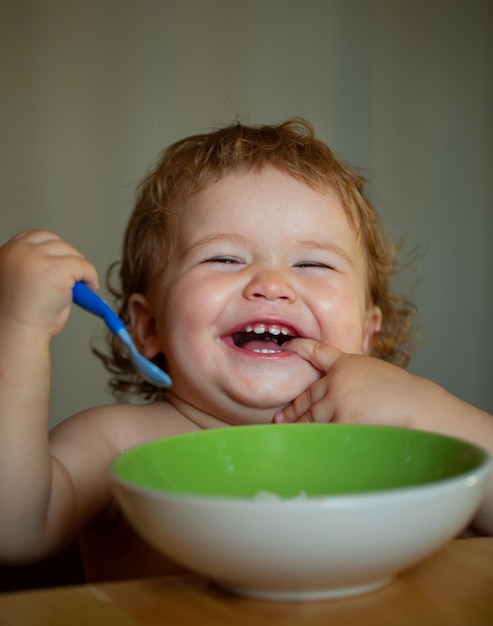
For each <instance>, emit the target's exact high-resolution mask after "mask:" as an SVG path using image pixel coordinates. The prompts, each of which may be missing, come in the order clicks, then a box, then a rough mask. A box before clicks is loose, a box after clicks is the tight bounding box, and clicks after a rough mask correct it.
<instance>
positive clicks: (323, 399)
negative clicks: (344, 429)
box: [274, 339, 493, 534]
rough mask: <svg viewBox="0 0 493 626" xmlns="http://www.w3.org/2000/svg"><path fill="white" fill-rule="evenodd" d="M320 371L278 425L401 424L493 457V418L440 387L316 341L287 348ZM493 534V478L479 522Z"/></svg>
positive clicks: (279, 415)
mask: <svg viewBox="0 0 493 626" xmlns="http://www.w3.org/2000/svg"><path fill="white" fill-rule="evenodd" d="M284 349H289V350H292V351H294V352H296V353H297V354H299V355H300V356H301V357H302V358H303V359H305V360H307V361H309V362H310V363H311V364H312V365H313V367H314V368H315V369H316V370H318V371H319V373H320V379H319V380H318V381H317V382H316V383H315V384H314V385H312V386H311V387H310V389H308V390H307V391H305V392H304V393H303V394H301V395H300V396H298V397H297V398H295V399H294V400H293V402H292V403H291V404H290V405H289V406H287V407H285V408H284V409H283V410H282V411H278V412H277V413H276V415H275V416H274V420H275V421H276V422H294V421H300V422H330V421H334V422H340V423H369V424H380V425H389V426H402V427H406V428H418V429H421V430H430V431H435V432H441V433H443V434H447V435H451V436H454V437H461V438H463V439H467V440H469V441H471V442H473V443H476V444H477V445H480V446H482V447H485V448H487V449H488V450H489V451H490V452H491V453H492V454H493V417H492V416H491V415H488V414H487V413H485V412H484V411H481V410H480V409H478V408H476V407H474V406H472V405H470V404H468V403H466V402H464V401H463V400H460V399H459V398H457V397H455V396H453V395H452V394H450V393H448V392H447V391H445V389H443V388H442V387H440V386H439V385H436V384H435V383H433V382H431V381H430V380H427V379H425V378H421V377H419V376H414V375H412V374H410V373H409V372H406V371H405V370H403V369H401V368H399V367H396V366H395V365H391V364H390V363H386V362H384V361H381V360H379V359H375V358H372V357H368V356H362V355H350V354H344V353H342V352H341V351H340V350H337V349H336V348H333V347H330V346H326V345H323V344H321V343H318V342H316V341H313V340H311V339H294V340H292V341H290V342H289V344H285V348H284ZM474 525H475V526H476V527H477V529H478V530H480V531H481V532H483V533H487V534H493V479H492V481H490V488H489V491H488V494H487V496H486V500H485V502H484V505H483V507H482V509H481V511H480V513H479V515H478V516H477V518H476V520H475V524H474Z"/></svg>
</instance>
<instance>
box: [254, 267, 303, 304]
mask: <svg viewBox="0 0 493 626" xmlns="http://www.w3.org/2000/svg"><path fill="white" fill-rule="evenodd" d="M244 293H245V297H246V298H247V299H248V300H252V299H254V298H265V299H266V300H287V301H289V302H292V301H294V300H296V291H295V290H294V288H293V286H292V284H291V283H290V281H289V279H288V277H287V276H286V275H285V274H284V273H283V272H282V271H277V270H271V269H266V268H264V269H260V270H258V271H256V272H255V274H254V275H253V276H252V278H251V280H250V281H249V283H248V284H247V286H246V288H245V292H244Z"/></svg>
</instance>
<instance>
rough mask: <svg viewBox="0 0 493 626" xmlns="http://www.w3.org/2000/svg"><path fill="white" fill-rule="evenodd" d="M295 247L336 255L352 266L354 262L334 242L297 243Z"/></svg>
mask: <svg viewBox="0 0 493 626" xmlns="http://www.w3.org/2000/svg"><path fill="white" fill-rule="evenodd" d="M295 245H296V246H297V247H299V248H303V249H305V250H319V251H321V252H330V253H332V254H336V255H338V256H339V257H341V258H342V259H344V260H345V261H347V262H348V263H351V264H354V260H353V258H352V257H351V256H350V255H349V253H348V252H347V251H346V250H345V249H344V248H343V247H342V246H339V245H338V244H337V243H335V242H334V241H323V242H319V241H297V242H296V244H295Z"/></svg>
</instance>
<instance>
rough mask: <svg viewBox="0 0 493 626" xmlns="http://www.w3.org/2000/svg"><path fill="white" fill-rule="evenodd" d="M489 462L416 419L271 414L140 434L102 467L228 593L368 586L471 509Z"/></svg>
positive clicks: (126, 508) (143, 531) (450, 532)
mask: <svg viewBox="0 0 493 626" xmlns="http://www.w3.org/2000/svg"><path fill="white" fill-rule="evenodd" d="M491 465H492V461H491V458H490V456H489V454H488V453H487V452H486V451H484V450H482V449H481V448H479V447H477V446H474V445H472V444H470V443H467V442H465V441H462V440H460V439H454V438H451V437H446V436H443V435H439V434H434V433H429V432H422V431H417V430H411V429H402V428H393V427H383V426H368V425H340V424H272V425H257V426H238V427H230V428H221V429H215V430H208V431H199V432H194V433H188V434H184V435H179V436H175V437H170V438H167V439H162V440H158V441H152V442H149V443H146V444H143V445H141V446H138V447H136V448H133V449H130V450H128V451H126V452H124V453H122V454H121V455H119V456H118V457H117V458H116V459H115V460H114V462H113V464H112V468H111V475H112V480H113V483H114V488H115V494H116V498H117V501H118V502H119V504H120V506H121V508H122V510H123V512H124V514H125V515H126V517H127V519H128V520H129V522H130V523H131V524H132V525H133V526H134V528H135V529H136V530H137V532H138V533H139V534H140V535H141V536H142V537H143V538H144V539H146V540H147V541H148V542H149V543H150V544H151V545H152V546H154V547H155V548H156V549H157V550H159V551H160V552H162V553H163V554H164V555H166V556H167V557H169V558H171V559H174V560H175V561H176V562H178V563H180V564H181V565H183V566H185V567H186V568H188V569H189V570H191V571H193V572H196V573H198V574H201V575H202V576H205V577H207V578H209V579H211V580H213V581H215V582H216V583H218V584H219V585H221V586H222V587H224V588H226V589H229V590H231V591H233V592H236V593H239V594H243V595H248V596H254V597H258V598H265V599H290V600H305V599H320V598H331V597H341V596H347V595H354V594H358V593H364V592H369V591H372V590H374V589H377V588H380V587H382V586H384V585H385V584H387V583H389V582H390V581H391V580H392V579H393V578H394V577H395V576H396V575H397V574H398V573H399V572H402V571H403V570H405V569H407V568H409V567H411V566H413V565H415V564H416V563H418V562H419V561H421V560H422V559H424V558H426V557H427V556H429V555H431V554H432V553H433V552H434V551H436V550H438V549H439V548H440V547H441V546H443V545H444V544H445V543H446V542H448V541H449V540H450V539H452V538H453V537H455V536H456V535H457V534H458V533H460V532H461V531H462V530H463V529H464V528H465V527H466V526H467V525H468V523H469V522H470V520H471V519H472V517H473V516H474V514H475V512H476V511H477V509H478V508H479V506H480V503H481V500H482V498H483V495H484V491H485V488H486V482H487V477H488V475H489V473H490V472H491Z"/></svg>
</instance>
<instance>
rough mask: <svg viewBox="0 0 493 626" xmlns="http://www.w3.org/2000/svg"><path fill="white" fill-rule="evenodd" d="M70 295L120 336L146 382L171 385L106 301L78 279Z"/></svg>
mask: <svg viewBox="0 0 493 626" xmlns="http://www.w3.org/2000/svg"><path fill="white" fill-rule="evenodd" d="M72 297H73V300H74V302H75V304H78V305H79V306H80V307H82V308H83V309H85V310H86V311H89V313H94V315H97V316H98V317H101V318H102V319H103V320H104V321H105V322H106V326H107V327H108V328H109V329H110V330H111V332H113V333H115V335H118V336H119V337H120V339H121V340H122V342H123V344H124V345H125V347H126V348H127V350H128V355H129V357H130V360H131V361H132V364H133V366H134V367H135V369H136V370H137V371H138V372H139V374H140V375H141V376H142V377H143V378H145V380H147V382H148V383H151V385H156V386H157V387H171V384H172V382H171V378H170V377H169V376H168V374H166V373H165V372H163V370H162V369H160V368H159V367H157V365H154V363H152V362H151V361H149V360H148V359H146V358H145V357H144V356H142V354H140V352H139V351H138V350H137V348H136V347H135V344H134V342H133V341H132V338H131V337H130V335H129V334H128V331H127V329H126V328H125V324H124V323H123V322H122V320H121V319H120V318H119V317H118V315H117V314H116V313H115V312H114V311H113V309H112V308H111V307H110V305H109V304H108V303H107V302H105V301H104V300H103V299H102V298H101V297H100V296H98V295H97V294H96V293H95V292H94V291H93V290H92V289H90V288H89V287H88V286H87V285H85V284H84V283H82V282H80V281H79V282H76V283H75V285H74V287H73V290H72Z"/></svg>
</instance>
